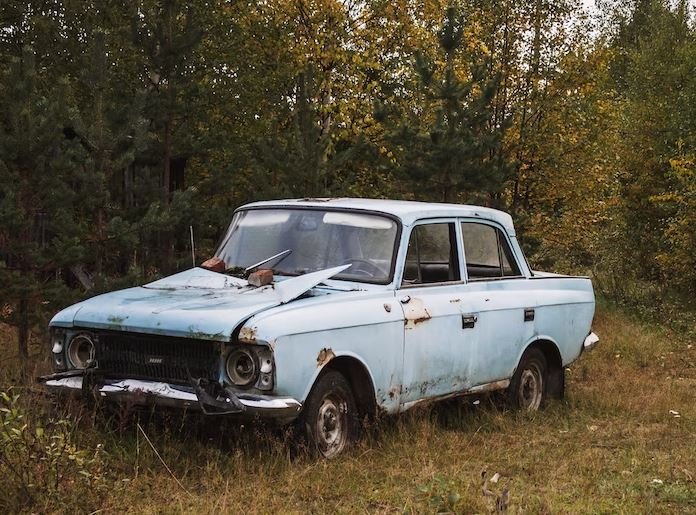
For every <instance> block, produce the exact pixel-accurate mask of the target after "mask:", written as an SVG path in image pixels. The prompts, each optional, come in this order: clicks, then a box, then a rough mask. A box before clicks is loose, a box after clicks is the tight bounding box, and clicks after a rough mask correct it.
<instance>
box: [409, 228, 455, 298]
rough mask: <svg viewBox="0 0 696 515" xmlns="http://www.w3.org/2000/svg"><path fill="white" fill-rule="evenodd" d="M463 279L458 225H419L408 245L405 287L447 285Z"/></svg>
mask: <svg viewBox="0 0 696 515" xmlns="http://www.w3.org/2000/svg"><path fill="white" fill-rule="evenodd" d="M459 279H460V276H459V261H458V259H457V237H456V234H455V225H454V223H446V222H443V223H432V224H423V225H417V226H416V227H415V228H414V229H413V231H411V238H410V240H409V242H408V251H407V253H406V266H405V269H404V279H403V284H405V285H408V284H428V283H443V282H448V281H458V280H459Z"/></svg>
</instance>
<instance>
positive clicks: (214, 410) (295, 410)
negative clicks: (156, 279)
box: [39, 373, 302, 422]
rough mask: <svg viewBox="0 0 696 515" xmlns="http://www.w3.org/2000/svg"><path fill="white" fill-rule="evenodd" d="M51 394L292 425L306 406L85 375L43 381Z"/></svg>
mask: <svg viewBox="0 0 696 515" xmlns="http://www.w3.org/2000/svg"><path fill="white" fill-rule="evenodd" d="M39 382H41V383H43V384H44V385H46V387H47V388H49V389H50V390H51V391H55V392H59V393H73V394H79V393H82V394H85V395H89V394H91V395H94V396H95V397H97V398H98V399H99V398H100V399H106V400H114V401H122V402H127V403H130V404H133V405H153V404H154V405H160V406H168V407H174V408H180V409H192V410H199V411H202V412H203V413H205V414H207V415H238V416H242V417H245V418H255V417H259V418H269V419H275V420H278V421H281V422H289V421H291V420H293V419H294V418H296V417H297V415H298V414H299V412H300V409H301V407H302V404H301V403H300V402H299V401H297V400H295V399H293V398H292V397H273V396H270V395H257V394H247V393H240V392H233V391H232V390H230V389H229V388H226V389H220V390H219V391H218V392H217V393H216V394H215V395H212V394H211V393H209V392H208V391H206V390H205V389H204V388H202V387H201V386H200V385H199V384H197V383H193V384H192V385H191V386H185V385H177V384H170V383H165V382H158V381H146V380H140V379H104V380H100V381H94V380H93V378H91V377H89V376H85V375H78V374H75V375H70V373H68V374H66V373H58V374H53V375H50V376H44V377H40V378H39Z"/></svg>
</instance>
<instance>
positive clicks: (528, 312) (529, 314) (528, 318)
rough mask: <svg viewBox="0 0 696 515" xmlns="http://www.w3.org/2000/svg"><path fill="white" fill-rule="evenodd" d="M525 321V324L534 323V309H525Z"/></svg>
mask: <svg viewBox="0 0 696 515" xmlns="http://www.w3.org/2000/svg"><path fill="white" fill-rule="evenodd" d="M524 321H525V322H532V321H534V308H525V309H524Z"/></svg>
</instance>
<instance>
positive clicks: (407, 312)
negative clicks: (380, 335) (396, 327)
mask: <svg viewBox="0 0 696 515" xmlns="http://www.w3.org/2000/svg"><path fill="white" fill-rule="evenodd" d="M403 306H404V317H405V320H404V325H405V326H406V329H413V328H414V327H416V324H420V323H421V322H425V321H427V320H430V319H431V318H432V315H431V314H430V311H428V308H426V307H425V303H424V302H423V299H419V298H417V297H411V298H410V299H409V301H408V302H407V303H406V304H404V305H403Z"/></svg>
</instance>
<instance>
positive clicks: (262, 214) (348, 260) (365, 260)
mask: <svg viewBox="0 0 696 515" xmlns="http://www.w3.org/2000/svg"><path fill="white" fill-rule="evenodd" d="M397 234H398V224H397V222H396V221H394V220H392V219H391V218H387V217H385V216H382V215H377V214H373V213H355V212H348V211H331V210H322V209H290V208H277V209H275V208H274V209H249V210H242V211H239V212H237V213H236V214H235V216H234V218H233V219H232V222H231V224H230V229H229V230H228V233H227V235H226V237H225V239H224V240H223V242H222V243H221V245H220V246H219V248H218V250H217V251H216V257H218V258H220V259H221V260H222V261H223V262H224V263H225V267H226V269H227V271H228V272H229V273H239V271H240V270H242V271H243V269H244V268H246V267H248V266H250V265H252V264H254V263H257V262H259V261H261V260H263V259H265V258H268V257H271V256H274V255H275V254H278V253H284V252H285V251H286V250H289V251H290V252H288V253H285V255H284V256H283V257H282V258H279V259H277V260H273V261H271V262H270V263H268V265H267V266H268V267H269V268H271V269H272V270H273V272H274V274H277V275H288V276H297V275H302V274H306V273H310V272H315V271H317V270H324V269H327V268H331V267H334V266H339V265H343V264H349V265H351V266H350V268H348V269H346V270H344V271H343V272H341V273H339V274H337V275H335V276H334V277H333V278H334V279H343V280H349V281H359V282H368V283H377V284H386V283H388V282H389V281H390V280H391V274H392V269H393V267H392V264H393V256H394V249H395V248H396V247H395V242H396V239H397Z"/></svg>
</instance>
